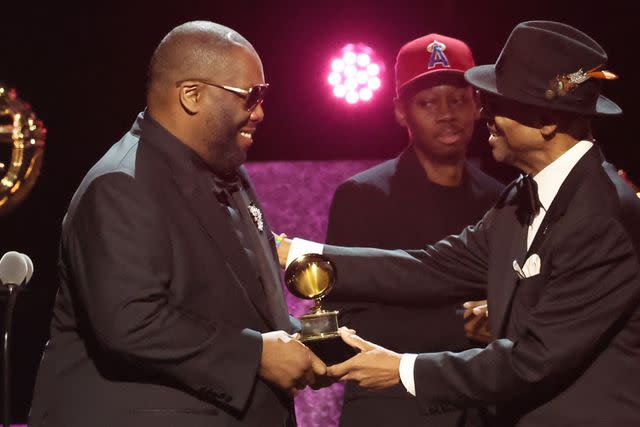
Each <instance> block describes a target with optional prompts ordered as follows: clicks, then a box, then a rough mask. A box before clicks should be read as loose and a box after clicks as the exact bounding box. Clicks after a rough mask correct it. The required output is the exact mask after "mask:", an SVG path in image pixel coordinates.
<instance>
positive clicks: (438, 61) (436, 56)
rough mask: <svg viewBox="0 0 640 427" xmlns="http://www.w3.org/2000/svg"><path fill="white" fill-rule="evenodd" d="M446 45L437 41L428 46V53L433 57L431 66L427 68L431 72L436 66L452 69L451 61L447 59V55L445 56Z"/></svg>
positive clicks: (430, 60) (430, 59)
mask: <svg viewBox="0 0 640 427" xmlns="http://www.w3.org/2000/svg"><path fill="white" fill-rule="evenodd" d="M446 48H447V46H445V44H444V43H440V42H439V41H437V40H434V41H433V42H431V43H429V45H428V46H427V52H429V53H431V57H429V65H428V66H427V68H428V69H429V70H430V69H432V68H434V67H435V66H436V65H442V66H443V67H447V68H450V67H451V65H449V60H448V59H447V55H445V54H444V51H445V49H446Z"/></svg>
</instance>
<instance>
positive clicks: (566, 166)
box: [287, 140, 593, 396]
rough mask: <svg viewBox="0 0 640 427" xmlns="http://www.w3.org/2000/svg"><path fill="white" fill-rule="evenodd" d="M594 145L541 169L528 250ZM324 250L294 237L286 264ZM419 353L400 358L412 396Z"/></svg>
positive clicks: (566, 154) (569, 152) (582, 145)
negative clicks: (555, 203)
mask: <svg viewBox="0 0 640 427" xmlns="http://www.w3.org/2000/svg"><path fill="white" fill-rule="evenodd" d="M592 146H593V143H592V142H590V141H586V140H585V141H580V142H578V143H577V144H576V145H574V146H573V147H571V148H570V149H569V150H567V151H565V152H564V153H563V154H562V155H561V156H560V157H558V158H557V159H556V160H554V161H553V162H551V163H550V164H549V165H547V166H546V167H545V168H544V169H542V170H541V171H540V172H538V173H537V174H536V175H535V176H534V177H533V179H534V180H535V181H536V184H537V186H538V198H539V199H540V204H541V205H542V207H541V208H540V210H539V211H538V214H537V215H536V216H535V217H534V218H533V221H532V222H531V225H530V226H529V229H528V231H527V249H529V248H530V247H531V243H532V242H533V239H534V237H535V235H536V233H537V232H538V229H539V228H540V224H542V220H543V219H544V216H545V215H546V213H547V211H548V210H549V207H550V206H551V203H552V202H553V199H554V198H555V197H556V194H558V190H560V187H561V186H562V184H563V183H564V180H565V179H566V178H567V176H568V175H569V173H570V172H571V170H572V169H573V167H574V166H575V165H576V163H578V161H579V160H580V159H581V158H582V156H584V155H585V154H586V153H587V151H589V149H590V148H591V147H592ZM323 250H324V245H322V244H319V243H316V242H311V241H308V240H303V239H298V238H296V239H293V242H292V243H291V247H290V249H289V256H288V257H287V266H288V265H289V264H290V263H291V262H292V261H293V260H294V259H296V258H297V257H298V256H300V255H303V254H306V253H319V254H321V253H322V252H323ZM417 357H418V355H417V354H415V353H406V354H403V355H402V359H401V360H400V381H402V384H403V385H404V387H405V388H406V389H407V391H408V392H409V393H411V394H412V395H414V396H415V395H416V386H415V379H414V376H413V371H414V365H415V362H416V359H417Z"/></svg>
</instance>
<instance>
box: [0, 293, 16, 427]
mask: <svg viewBox="0 0 640 427" xmlns="http://www.w3.org/2000/svg"><path fill="white" fill-rule="evenodd" d="M5 286H6V288H7V290H8V298H7V307H6V309H5V313H4V314H5V316H4V343H3V344H4V346H3V359H2V361H3V363H2V373H3V377H4V386H3V391H4V393H3V404H4V413H3V414H2V415H3V418H2V419H3V426H4V427H10V426H11V369H10V366H11V363H10V362H11V361H10V360H9V359H10V357H11V330H12V323H13V311H14V309H15V306H16V300H17V297H18V286H17V285H12V284H5Z"/></svg>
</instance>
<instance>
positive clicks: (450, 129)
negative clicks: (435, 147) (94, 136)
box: [436, 124, 464, 136]
mask: <svg viewBox="0 0 640 427" xmlns="http://www.w3.org/2000/svg"><path fill="white" fill-rule="evenodd" d="M463 130H464V129H463V128H462V127H461V126H458V125H453V124H447V125H441V126H440V127H438V130H437V131H436V136H442V135H448V134H451V133H462V132H463Z"/></svg>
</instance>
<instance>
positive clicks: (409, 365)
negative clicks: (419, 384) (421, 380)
mask: <svg viewBox="0 0 640 427" xmlns="http://www.w3.org/2000/svg"><path fill="white" fill-rule="evenodd" d="M417 358H418V355H417V354H413V353H405V354H403V355H402V358H401V359H400V381H402V385H403V386H404V388H406V389H407V392H409V393H411V394H412V395H413V396H415V395H416V383H415V380H414V378H413V365H415V363H416V359H417Z"/></svg>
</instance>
